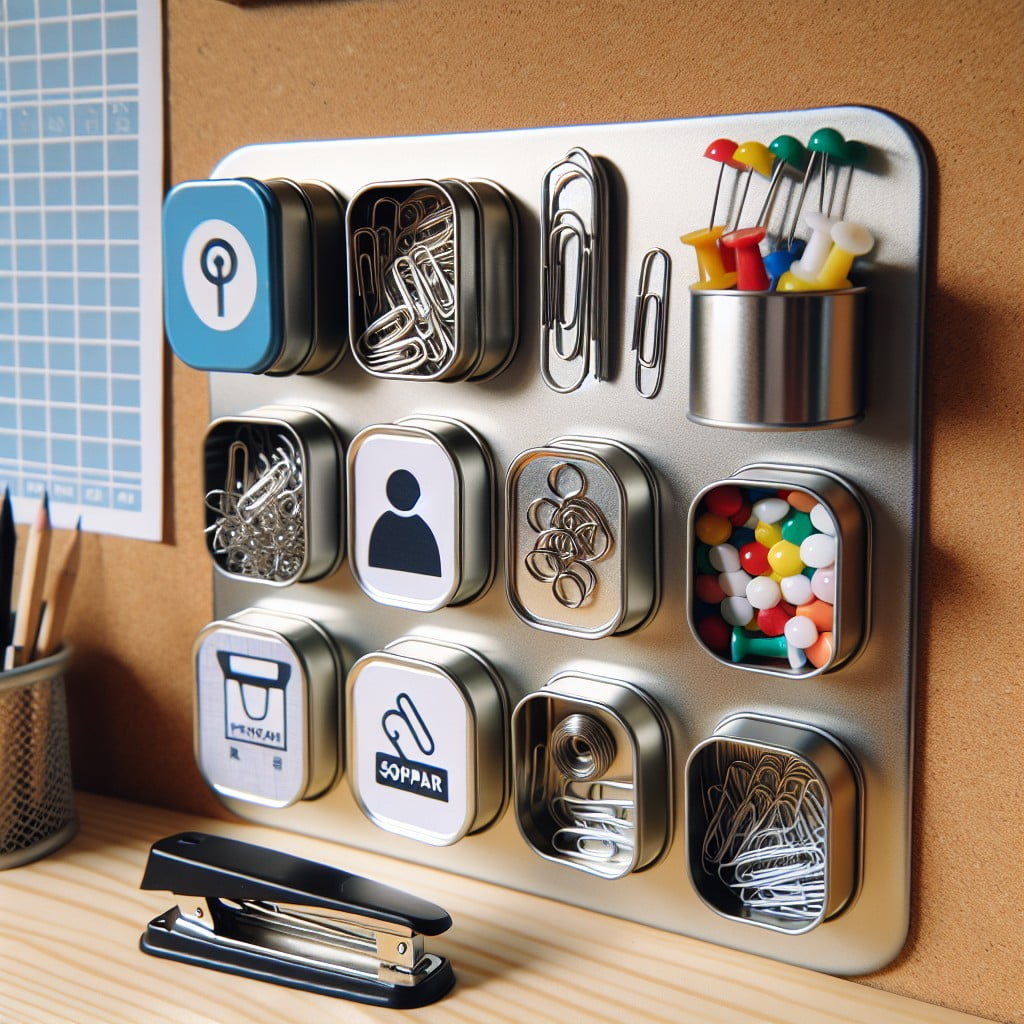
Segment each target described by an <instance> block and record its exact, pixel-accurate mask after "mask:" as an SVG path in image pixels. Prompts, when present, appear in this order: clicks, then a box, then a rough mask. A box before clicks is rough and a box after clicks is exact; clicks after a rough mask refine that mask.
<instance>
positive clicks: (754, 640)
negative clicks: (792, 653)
mask: <svg viewBox="0 0 1024 1024" xmlns="http://www.w3.org/2000/svg"><path fill="white" fill-rule="evenodd" d="M789 646H790V645H789V641H788V640H787V639H786V637H785V635H784V634H783V635H780V636H752V635H751V634H750V633H748V632H747V631H746V630H745V629H743V628H741V627H740V626H736V627H734V628H733V631H732V638H731V640H730V643H729V657H730V658H732V660H733V662H734V663H736V664H738V663H739V662H742V661H746V660H747V658H748V657H754V658H786V657H788V656H789Z"/></svg>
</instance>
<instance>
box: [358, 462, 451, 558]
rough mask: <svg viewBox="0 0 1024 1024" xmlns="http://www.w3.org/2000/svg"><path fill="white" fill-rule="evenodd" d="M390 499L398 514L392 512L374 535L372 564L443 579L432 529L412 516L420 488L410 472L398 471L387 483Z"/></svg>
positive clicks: (371, 553)
mask: <svg viewBox="0 0 1024 1024" xmlns="http://www.w3.org/2000/svg"><path fill="white" fill-rule="evenodd" d="M386 491H387V498H388V501H389V502H391V505H392V507H393V508H395V509H398V512H397V513H396V512H393V511H391V510H388V511H387V512H385V513H384V514H383V515H382V516H381V517H380V518H379V519H378V520H377V522H376V524H375V525H374V527H373V532H372V533H371V534H370V551H369V564H370V565H371V566H373V567H374V568H375V569H394V570H396V571H398V572H413V573H417V574H419V575H421V576H440V575H441V553H440V551H439V550H438V547H437V541H436V540H435V539H434V534H433V532H432V531H431V529H430V527H429V526H428V525H427V524H426V522H425V521H424V520H423V518H422V517H421V516H418V515H416V514H415V513H413V514H411V515H405V514H399V513H411V512H412V510H413V508H415V506H416V504H417V503H418V502H419V500H420V495H421V491H420V485H419V481H418V480H417V479H416V477H415V476H414V475H413V474H412V473H411V472H409V470H407V469H396V470H395V471H394V472H393V473H392V474H391V475H390V476H389V477H388V481H387V488H386Z"/></svg>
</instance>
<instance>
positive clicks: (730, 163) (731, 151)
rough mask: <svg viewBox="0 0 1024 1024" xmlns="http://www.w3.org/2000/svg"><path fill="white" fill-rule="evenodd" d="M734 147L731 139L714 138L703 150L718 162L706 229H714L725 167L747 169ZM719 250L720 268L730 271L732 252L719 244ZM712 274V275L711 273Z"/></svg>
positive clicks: (732, 263)
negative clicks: (713, 196)
mask: <svg viewBox="0 0 1024 1024" xmlns="http://www.w3.org/2000/svg"><path fill="white" fill-rule="evenodd" d="M736 148H737V147H736V143H735V142H733V141H732V139H715V141H714V142H712V143H711V145H709V146H708V148H707V149H705V150H704V156H706V157H707V158H708V159H709V160H714V161H716V162H717V163H718V164H719V168H718V181H717V182H716V183H715V198H714V201H713V202H712V204H711V220H710V221H709V222H708V231H714V229H715V215H716V214H717V213H718V197H719V195H720V194H721V192H722V176H723V175H724V174H725V169H726V167H731V168H732V169H733V170H734V171H736V172H737V173H738V172H740V171H745V170H746V169H747V165H746V164H745V163H743V162H742V161H741V160H738V159H737V158H736ZM722 231H725V225H724V224H723V225H722ZM719 234H721V232H719ZM717 237H718V236H716V242H717ZM719 250H720V252H721V257H722V269H723V270H724V271H725V272H727V273H731V272H732V271H734V270H735V269H736V260H735V258H734V254H733V253H732V252H731V251H729V250H722V248H721V246H719ZM698 259H699V257H698ZM712 276H714V275H713V274H712ZM701 279H702V280H703V279H704V277H703V275H701Z"/></svg>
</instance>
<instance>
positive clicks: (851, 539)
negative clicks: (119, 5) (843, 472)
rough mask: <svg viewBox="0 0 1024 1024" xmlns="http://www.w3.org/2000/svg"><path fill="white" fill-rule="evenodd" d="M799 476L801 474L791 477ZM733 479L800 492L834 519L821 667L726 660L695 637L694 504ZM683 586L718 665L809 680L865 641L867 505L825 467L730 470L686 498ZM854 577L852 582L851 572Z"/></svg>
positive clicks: (765, 466) (867, 619)
mask: <svg viewBox="0 0 1024 1024" xmlns="http://www.w3.org/2000/svg"><path fill="white" fill-rule="evenodd" d="M798 477H803V479H796V478H798ZM735 483H739V484H741V485H742V486H744V487H749V488H756V487H767V488H769V489H772V488H779V487H789V489H790V490H799V491H803V492H804V493H806V494H809V495H810V496H811V497H812V498H816V499H817V500H818V501H819V502H821V503H822V504H823V505H825V506H826V507H827V508H828V509H829V510H830V512H831V513H832V515H833V518H834V519H835V520H836V525H837V527H838V531H837V533H836V543H837V553H836V564H837V565H838V566H839V581H840V582H839V586H840V589H839V593H838V595H837V597H836V601H835V605H834V607H835V612H834V616H835V623H834V625H833V638H834V641H835V649H834V653H833V655H832V659H831V660H830V661H829V662H828V663H826V664H825V665H823V666H822V667H821V668H816V667H814V666H813V665H810V663H809V662H808V665H810V667H809V669H808V670H807V671H801V670H796V669H786V668H775V667H774V666H772V665H770V664H768V663H766V662H765V663H749V664H748V663H746V662H742V661H731V660H730V659H729V658H724V657H722V656H721V655H720V654H717V653H716V652H714V651H712V650H711V649H710V648H709V647H707V645H706V644H705V643H704V641H703V640H701V638H700V636H699V634H698V633H697V626H696V623H695V622H694V597H693V581H694V575H695V570H694V561H693V560H694V546H695V545H694V541H695V533H694V525H695V522H696V516H697V509H698V507H699V506H700V503H701V501H702V500H703V499H704V497H705V495H707V494H708V493H710V492H711V491H713V490H714V489H715V488H716V487H722V486H724V485H727V484H735ZM686 533H687V538H688V546H687V552H686V557H687V586H686V620H687V624H688V625H689V627H690V631H691V633H692V634H693V637H694V639H695V640H696V642H697V643H698V644H699V645H700V648H701V650H703V651H705V652H706V653H707V654H708V656H709V657H712V658H714V659H715V660H716V661H717V662H719V663H720V664H722V665H726V666H728V667H729V668H732V669H739V670H741V671H745V672H754V673H756V674H757V675H771V676H778V677H780V678H783V679H813V678H814V677H815V676H820V675H823V674H824V673H826V672H832V671H834V670H835V669H837V668H839V667H841V666H842V665H844V664H847V663H849V662H850V661H852V660H853V659H854V658H855V656H856V655H857V654H859V653H860V652H861V651H862V650H863V649H864V645H865V643H866V642H867V637H868V633H869V630H870V626H869V624H870V615H869V600H870V598H869V595H870V593H871V517H870V515H869V514H868V510H867V505H866V503H865V502H864V499H863V498H862V497H861V495H860V494H859V493H858V492H857V491H856V490H855V488H854V487H853V486H852V485H851V484H850V483H849V482H848V481H847V480H844V479H843V478H842V477H839V476H837V475H836V474H835V473H832V472H830V471H829V470H825V469H816V468H811V467H805V466H787V465H776V464H769V463H764V464H753V465H750V466H744V467H743V468H742V469H738V470H736V472H735V473H733V474H732V476H729V477H723V478H722V479H720V480H716V481H714V482H713V483H710V484H708V485H707V486H705V487H702V488H701V489H700V490H699V491H698V492H697V494H696V496H695V497H694V499H693V501H692V502H691V503H690V510H689V513H688V515H687V520H686ZM858 570H859V576H860V581H861V582H858V579H857V576H858Z"/></svg>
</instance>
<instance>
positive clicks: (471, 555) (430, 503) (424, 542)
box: [348, 416, 495, 612]
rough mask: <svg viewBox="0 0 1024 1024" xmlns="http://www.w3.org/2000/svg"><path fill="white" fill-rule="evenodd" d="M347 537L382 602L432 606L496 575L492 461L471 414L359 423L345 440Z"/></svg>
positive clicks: (360, 577) (369, 587) (469, 594)
mask: <svg viewBox="0 0 1024 1024" xmlns="http://www.w3.org/2000/svg"><path fill="white" fill-rule="evenodd" d="M348 506H349V507H348V544H349V551H350V560H349V561H350V565H351V568H352V574H353V576H354V577H355V579H356V582H357V583H358V584H359V586H360V587H362V589H363V591H364V592H365V593H366V594H367V595H368V596H369V597H371V598H373V600H374V601H377V602H379V603H380V604H386V605H393V606H395V607H398V608H408V609H411V610H413V611H422V612H432V611H436V610H438V609H439V608H444V607H447V606H449V605H460V604H465V603H467V602H469V601H472V600H474V599H475V598H477V597H479V596H480V595H481V594H482V593H483V592H484V591H485V590H486V589H487V588H488V586H489V585H490V583H491V581H492V579H493V577H494V517H495V509H494V467H493V462H492V459H491V454H490V452H489V450H488V448H487V445H486V444H485V443H484V441H483V440H482V439H481V438H480V436H479V435H478V434H477V433H476V432H475V431H474V430H472V429H470V428H469V427H467V426H466V425H465V424H464V423H460V422H459V421H458V420H453V419H448V418H446V417H442V416H411V417H408V418H406V419H402V420H399V421H398V422H397V423H384V424H375V425H373V426H369V427H366V428H364V429H363V430H361V431H360V432H359V433H358V434H357V435H356V436H355V437H354V438H353V439H352V443H351V445H350V446H349V449H348Z"/></svg>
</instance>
